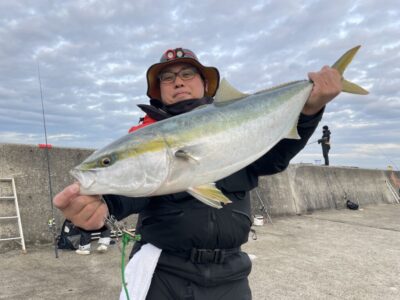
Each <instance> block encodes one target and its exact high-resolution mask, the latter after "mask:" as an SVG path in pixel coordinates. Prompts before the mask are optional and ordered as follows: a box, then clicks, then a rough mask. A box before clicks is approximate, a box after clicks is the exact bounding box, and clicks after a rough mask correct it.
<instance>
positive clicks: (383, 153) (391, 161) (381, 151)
mask: <svg viewBox="0 0 400 300" xmlns="http://www.w3.org/2000/svg"><path fill="white" fill-rule="evenodd" d="M376 146H377V148H378V150H379V152H380V153H381V154H382V155H383V156H384V157H385V158H386V159H387V160H388V161H389V162H390V163H391V164H392V165H393V166H394V167H395V168H396V169H397V170H398V171H399V170H400V169H399V167H398V166H397V165H396V164H395V163H394V161H393V160H391V159H390V158H389V157H388V156H387V155H386V154H385V152H383V150H382V148H381V147H379V146H378V145H376Z"/></svg>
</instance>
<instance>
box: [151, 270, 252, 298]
mask: <svg viewBox="0 0 400 300" xmlns="http://www.w3.org/2000/svg"><path fill="white" fill-rule="evenodd" d="M217 299H218V300H251V291H250V286H249V282H248V279H247V277H246V278H243V279H239V280H237V281H232V282H229V283H226V284H222V285H218V286H207V287H204V286H200V285H198V284H195V283H194V282H191V281H189V280H187V279H185V278H181V277H177V276H175V275H172V274H170V273H167V272H165V271H162V270H156V272H155V273H154V275H153V278H152V281H151V285H150V289H149V292H148V294H147V297H146V300H217Z"/></svg>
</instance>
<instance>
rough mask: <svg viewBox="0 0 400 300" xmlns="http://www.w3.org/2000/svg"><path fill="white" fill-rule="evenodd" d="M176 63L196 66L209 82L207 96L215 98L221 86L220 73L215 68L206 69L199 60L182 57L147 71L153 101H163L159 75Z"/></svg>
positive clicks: (154, 66) (148, 90)
mask: <svg viewBox="0 0 400 300" xmlns="http://www.w3.org/2000/svg"><path fill="white" fill-rule="evenodd" d="M176 63H187V64H191V65H193V66H195V67H196V68H197V69H198V70H199V71H200V73H201V74H202V75H203V77H204V79H205V80H206V81H207V85H208V89H207V91H205V96H209V97H214V95H215V93H216V92H217V90H218V86H219V72H218V69H217V68H215V67H205V66H203V65H202V64H201V63H199V62H198V61H197V60H195V59H192V58H189V57H182V58H178V59H174V60H170V61H166V62H162V63H156V64H154V65H152V66H150V68H149V69H148V70H147V74H146V77H147V96H149V97H150V98H151V99H158V100H161V92H160V84H159V81H158V74H159V73H160V71H161V70H162V69H164V68H165V67H167V66H169V65H173V64H176Z"/></svg>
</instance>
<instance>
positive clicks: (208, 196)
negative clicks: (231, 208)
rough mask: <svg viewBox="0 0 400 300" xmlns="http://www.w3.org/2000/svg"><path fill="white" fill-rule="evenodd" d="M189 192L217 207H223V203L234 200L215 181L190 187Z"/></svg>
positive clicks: (205, 202)
mask: <svg viewBox="0 0 400 300" xmlns="http://www.w3.org/2000/svg"><path fill="white" fill-rule="evenodd" d="M187 192H188V193H189V194H190V195H192V196H193V197H195V198H196V199H198V200H200V201H201V202H203V203H204V204H207V205H209V206H212V207H215V208H222V205H221V203H224V204H228V203H231V202H232V201H231V200H229V199H228V198H227V197H226V196H225V195H224V194H223V193H222V192H221V191H220V190H219V189H218V188H217V187H216V186H215V183H208V184H203V185H199V186H196V187H190V188H189V189H187Z"/></svg>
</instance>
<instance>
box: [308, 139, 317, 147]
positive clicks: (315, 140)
mask: <svg viewBox="0 0 400 300" xmlns="http://www.w3.org/2000/svg"><path fill="white" fill-rule="evenodd" d="M316 142H318V140H315V141H314V142H310V143H308V144H306V146H307V145H311V144H314V143H316Z"/></svg>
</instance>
